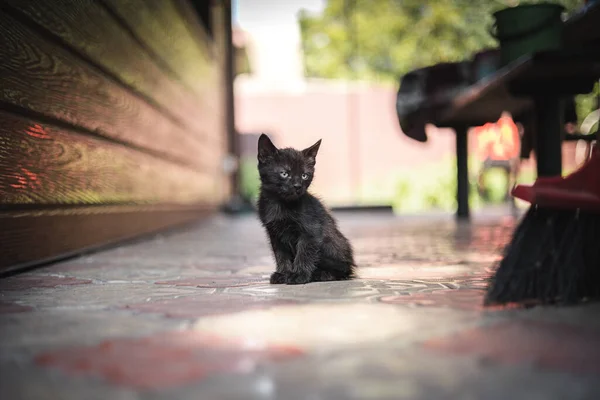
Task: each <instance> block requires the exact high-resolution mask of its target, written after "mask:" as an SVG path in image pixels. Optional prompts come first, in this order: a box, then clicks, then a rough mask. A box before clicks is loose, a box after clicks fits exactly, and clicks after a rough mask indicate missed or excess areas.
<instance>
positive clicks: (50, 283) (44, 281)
mask: <svg viewBox="0 0 600 400" xmlns="http://www.w3.org/2000/svg"><path fill="white" fill-rule="evenodd" d="M90 283H92V281H91V280H89V279H77V278H69V277H62V276H39V275H19V276H13V277H10V278H6V279H2V280H0V291H8V290H29V289H39V288H55V287H59V286H73V285H88V284H90Z"/></svg>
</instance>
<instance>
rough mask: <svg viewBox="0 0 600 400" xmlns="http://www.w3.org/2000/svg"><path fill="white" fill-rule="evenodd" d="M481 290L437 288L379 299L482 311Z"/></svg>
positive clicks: (410, 304)
mask: <svg viewBox="0 0 600 400" xmlns="http://www.w3.org/2000/svg"><path fill="white" fill-rule="evenodd" d="M484 294H485V292H484V291H483V290H476V289H463V290H450V289H448V290H439V291H437V292H433V293H415V294H410V295H405V296H383V297H381V298H380V299H379V300H380V301H381V302H382V303H387V304H403V305H409V306H414V307H447V308H455V309H461V310H471V311H483V310H484V307H483V296H484Z"/></svg>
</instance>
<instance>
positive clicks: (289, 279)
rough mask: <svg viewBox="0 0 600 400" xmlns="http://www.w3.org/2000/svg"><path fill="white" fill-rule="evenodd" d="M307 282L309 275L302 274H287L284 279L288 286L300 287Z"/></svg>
mask: <svg viewBox="0 0 600 400" xmlns="http://www.w3.org/2000/svg"><path fill="white" fill-rule="evenodd" d="M308 282H310V274H307V273H304V272H298V273H293V274H288V275H287V276H286V279H285V283H287V284H288V285H302V284H305V283H308Z"/></svg>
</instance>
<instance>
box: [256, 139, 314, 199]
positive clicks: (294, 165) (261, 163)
mask: <svg viewBox="0 0 600 400" xmlns="http://www.w3.org/2000/svg"><path fill="white" fill-rule="evenodd" d="M320 145H321V140H319V141H318V142H317V143H315V144H313V145H312V146H310V147H308V148H306V149H304V150H302V151H298V150H294V149H291V148H286V149H278V148H277V147H275V145H274V144H273V142H271V140H270V139H269V137H268V136H267V135H265V134H264V133H263V134H262V135H260V138H259V139H258V171H259V173H260V182H261V184H262V185H261V188H262V190H264V191H266V192H269V193H272V194H275V195H277V196H278V197H279V198H281V199H282V200H285V201H293V200H297V199H298V198H299V197H300V196H302V195H303V194H305V193H306V190H307V189H308V187H309V186H310V183H311V182H312V180H313V176H314V173H315V163H316V158H317V152H318V151H319V146H320Z"/></svg>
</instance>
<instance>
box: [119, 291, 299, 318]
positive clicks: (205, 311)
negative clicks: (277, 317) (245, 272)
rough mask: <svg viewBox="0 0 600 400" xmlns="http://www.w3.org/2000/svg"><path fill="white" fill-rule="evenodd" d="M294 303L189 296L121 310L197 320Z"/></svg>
mask: <svg viewBox="0 0 600 400" xmlns="http://www.w3.org/2000/svg"><path fill="white" fill-rule="evenodd" d="M295 303H298V302H297V301H294V300H283V299H265V298H261V297H250V296H235V295H233V296H232V295H227V294H215V295H211V296H189V297H182V298H178V299H169V300H156V301H149V302H144V303H134V304H127V305H125V306H122V307H121V308H122V309H124V310H128V311H134V312H140V313H151V314H160V315H164V316H165V317H170V318H199V317H204V316H208V315H215V314H217V315H218V314H227V313H232V312H238V311H243V310H250V309H261V308H269V307H274V306H277V305H282V304H295Z"/></svg>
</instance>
